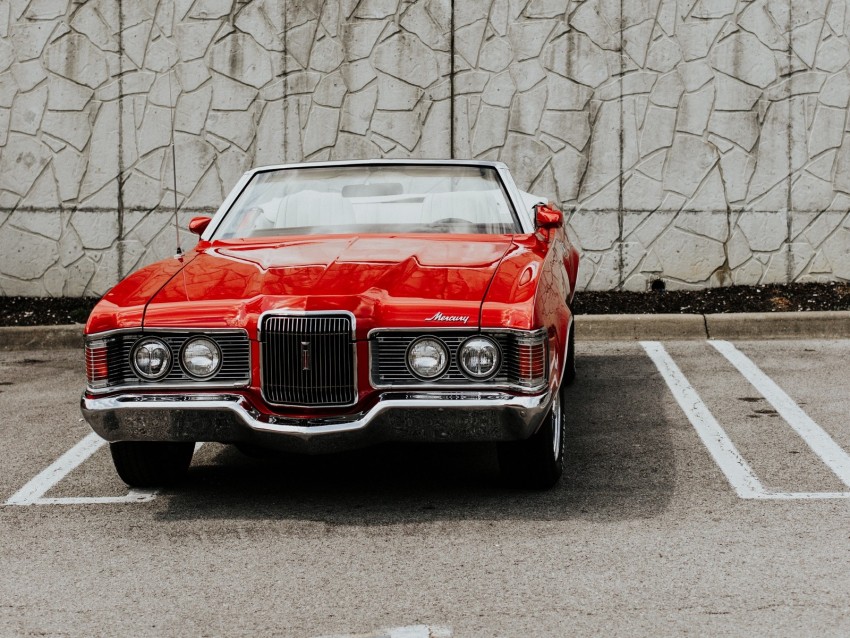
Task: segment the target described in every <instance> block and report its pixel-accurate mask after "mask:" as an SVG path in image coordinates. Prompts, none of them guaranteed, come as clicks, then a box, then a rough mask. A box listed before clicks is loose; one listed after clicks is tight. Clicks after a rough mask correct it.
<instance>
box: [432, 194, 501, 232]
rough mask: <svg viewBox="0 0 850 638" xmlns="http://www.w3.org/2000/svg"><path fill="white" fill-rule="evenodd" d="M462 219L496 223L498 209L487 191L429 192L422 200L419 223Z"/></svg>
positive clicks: (473, 222)
mask: <svg viewBox="0 0 850 638" xmlns="http://www.w3.org/2000/svg"><path fill="white" fill-rule="evenodd" d="M447 218H455V219H463V220H465V221H468V222H470V223H472V224H494V223H498V222H499V221H500V220H499V211H498V210H497V208H496V202H495V200H494V199H493V196H492V195H491V194H490V193H488V192H487V191H465V192H447V193H431V194H429V195H426V196H425V201H423V202H422V216H421V218H420V220H419V221H420V223H423V224H431V223H433V222H435V221H437V220H440V219H447Z"/></svg>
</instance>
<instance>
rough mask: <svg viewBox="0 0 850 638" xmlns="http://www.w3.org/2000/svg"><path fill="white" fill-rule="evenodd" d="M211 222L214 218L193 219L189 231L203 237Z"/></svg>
mask: <svg viewBox="0 0 850 638" xmlns="http://www.w3.org/2000/svg"><path fill="white" fill-rule="evenodd" d="M211 221H212V217H193V218H192V221H190V222H189V230H190V231H191V232H193V233H195V234H196V235H199V236H200V235H203V234H204V231H205V230H206V229H207V226H209V225H210V222H211Z"/></svg>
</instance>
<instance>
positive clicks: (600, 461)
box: [159, 349, 675, 525]
mask: <svg viewBox="0 0 850 638" xmlns="http://www.w3.org/2000/svg"><path fill="white" fill-rule="evenodd" d="M664 392H665V386H664V382H663V380H662V379H661V378H660V377H659V376H658V374H657V371H656V370H655V368H654V366H653V365H652V363H651V362H650V360H649V359H648V358H647V357H645V356H643V355H642V354H638V353H636V352H635V351H634V350H631V349H629V350H628V351H625V352H622V353H620V354H615V355H611V354H605V355H592V354H591V355H586V356H584V357H582V358H581V360H580V363H579V378H578V380H577V381H576V383H575V384H574V386H573V387H571V388H570V389H569V391H568V405H569V406H570V408H569V417H568V418H569V431H568V433H567V439H566V446H567V457H566V468H567V469H566V471H565V473H564V477H563V478H562V480H561V482H560V483H559V485H558V486H556V487H555V488H554V489H552V490H549V491H546V492H529V491H522V490H516V489H511V488H508V487H506V486H504V485H502V484H501V483H500V481H499V473H498V463H497V460H496V446H495V445H494V444H446V443H444V444H384V445H380V446H376V447H373V448H368V449H364V450H358V451H354V452H346V453H338V454H333V455H320V456H298V455H270V456H269V457H268V458H264V459H256V458H250V457H248V456H246V455H244V454H243V453H242V452H240V451H238V450H237V449H236V448H235V447H233V446H218V445H216V446H215V447H212V448H210V449H208V450H205V452H207V454H206V455H203V454H202V457H203V458H204V460H203V461H201V462H200V463H196V464H194V465H193V467H192V468H191V470H190V472H189V476H188V478H187V480H186V481H185V482H184V483H183V484H181V485H180V486H179V487H177V488H175V489H172V490H169V491H167V492H166V493H164V494H163V496H162V497H163V498H164V499H165V500H166V502H167V505H166V507H165V509H164V510H163V511H161V512H160V514H159V516H160V517H162V518H164V519H168V520H185V519H203V518H212V519H240V518H244V519H260V518H262V519H270V520H274V519H281V520H301V521H316V522H323V523H326V524H330V525H386V524H399V523H420V522H428V521H440V520H562V519H567V518H577V517H580V518H588V519H599V520H623V519H633V518H646V517H651V516H655V515H657V514H659V513H661V512H663V511H664V510H665V509H666V507H667V505H668V503H669V501H670V498H671V496H672V493H673V489H674V483H675V463H674V458H673V453H674V452H673V447H672V445H671V440H670V438H671V428H672V427H673V426H672V425H671V424H670V423H668V421H667V420H666V417H665V415H664V412H663V410H662V409H661V403H662V402H661V397H662V396H663V393H664Z"/></svg>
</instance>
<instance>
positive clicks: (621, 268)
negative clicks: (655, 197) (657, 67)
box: [617, 0, 626, 290]
mask: <svg viewBox="0 0 850 638" xmlns="http://www.w3.org/2000/svg"><path fill="white" fill-rule="evenodd" d="M624 23H625V20H624V19H623V0H620V25H619V26H620V50H619V53H620V77H619V85H620V91H619V99H618V102H619V104H620V130H619V143H620V170H619V174H618V177H617V239H618V241H617V271H618V277H617V290H622V289H623V285H624V284H625V276H626V275H625V264H624V263H623V262H624V256H623V241H624V237H623V207H624V202H623V170H624V168H625V167H624V165H623V162H624V159H625V157H624V156H625V152H626V150H625V114H624V108H623V75H624V74H625V70H626V65H625V61H624V60H623V27H624Z"/></svg>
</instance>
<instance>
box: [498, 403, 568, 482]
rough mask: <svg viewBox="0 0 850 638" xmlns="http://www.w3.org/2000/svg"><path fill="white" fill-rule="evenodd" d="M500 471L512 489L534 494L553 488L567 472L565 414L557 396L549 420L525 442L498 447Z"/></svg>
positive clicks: (548, 416)
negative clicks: (534, 492)
mask: <svg viewBox="0 0 850 638" xmlns="http://www.w3.org/2000/svg"><path fill="white" fill-rule="evenodd" d="M499 468H500V469H501V471H502V477H503V478H504V479H505V481H506V482H507V483H508V484H509V485H513V486H515V487H523V488H528V489H535V490H547V489H549V488H550V487H553V486H554V485H555V484H556V483H557V482H558V480H559V479H560V478H561V474H563V472H564V412H563V409H562V405H561V393H560V392H556V393H555V396H554V397H553V399H552V407H551V408H549V414H548V415H547V416H546V420H545V421H544V422H543V424H542V425H541V426H540V429H539V430H537V432H535V433H534V434H533V435H531V437H530V438H529V439H527V440H525V441H512V442H509V443H507V442H506V443H499Z"/></svg>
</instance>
